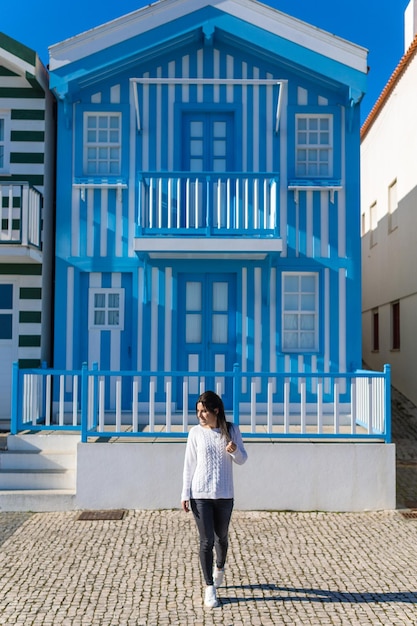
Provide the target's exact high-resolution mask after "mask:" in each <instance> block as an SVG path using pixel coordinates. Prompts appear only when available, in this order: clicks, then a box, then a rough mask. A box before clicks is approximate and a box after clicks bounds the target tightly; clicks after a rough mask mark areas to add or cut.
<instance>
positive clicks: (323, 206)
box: [320, 191, 329, 257]
mask: <svg viewBox="0 0 417 626" xmlns="http://www.w3.org/2000/svg"><path fill="white" fill-rule="evenodd" d="M320 212H321V219H320V223H321V234H320V237H321V256H322V257H328V256H329V192H328V191H320Z"/></svg>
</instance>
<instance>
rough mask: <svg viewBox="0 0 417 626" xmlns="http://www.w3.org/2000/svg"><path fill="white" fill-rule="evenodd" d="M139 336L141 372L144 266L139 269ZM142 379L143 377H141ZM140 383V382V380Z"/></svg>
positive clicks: (140, 367)
mask: <svg viewBox="0 0 417 626" xmlns="http://www.w3.org/2000/svg"><path fill="white" fill-rule="evenodd" d="M137 316H138V317H137V324H138V338H137V341H138V343H137V364H136V368H137V370H138V371H139V372H140V371H141V370H142V345H143V268H142V267H140V268H139V270H138V311H137ZM139 380H141V379H139ZM139 385H140V382H139Z"/></svg>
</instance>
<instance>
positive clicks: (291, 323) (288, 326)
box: [284, 314, 298, 330]
mask: <svg viewBox="0 0 417 626" xmlns="http://www.w3.org/2000/svg"><path fill="white" fill-rule="evenodd" d="M284 330H298V315H288V314H287V315H284Z"/></svg>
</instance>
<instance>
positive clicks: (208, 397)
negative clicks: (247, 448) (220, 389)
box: [195, 391, 231, 441]
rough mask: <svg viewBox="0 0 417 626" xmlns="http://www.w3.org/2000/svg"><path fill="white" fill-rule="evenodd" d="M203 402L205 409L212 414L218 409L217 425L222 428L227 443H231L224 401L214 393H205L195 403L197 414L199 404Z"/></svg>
mask: <svg viewBox="0 0 417 626" xmlns="http://www.w3.org/2000/svg"><path fill="white" fill-rule="evenodd" d="M199 402H201V404H202V405H203V407H204V408H205V409H208V410H209V411H210V412H211V413H216V409H217V424H218V427H219V428H220V432H221V434H222V436H223V437H225V439H226V441H230V440H231V439H230V432H229V426H230V424H228V422H227V421H226V414H225V412H224V404H223V400H222V399H221V398H220V396H218V395H217V393H214V391H204V392H203V393H202V394H201V395H200V397H199V398H198V399H197V402H196V403H195V410H196V412H197V404H198V403H199Z"/></svg>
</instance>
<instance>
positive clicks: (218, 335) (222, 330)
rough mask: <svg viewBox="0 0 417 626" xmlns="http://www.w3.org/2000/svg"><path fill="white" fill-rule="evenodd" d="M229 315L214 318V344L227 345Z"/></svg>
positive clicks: (212, 336) (214, 316)
mask: <svg viewBox="0 0 417 626" xmlns="http://www.w3.org/2000/svg"><path fill="white" fill-rule="evenodd" d="M227 320H228V316H227V315H218V314H216V315H213V316H212V331H211V332H212V335H211V339H212V341H213V343H227Z"/></svg>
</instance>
